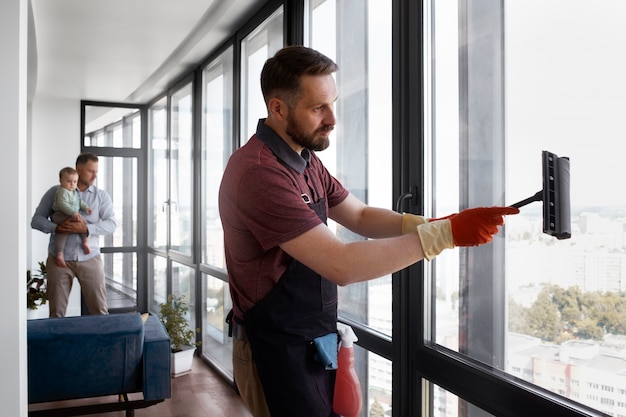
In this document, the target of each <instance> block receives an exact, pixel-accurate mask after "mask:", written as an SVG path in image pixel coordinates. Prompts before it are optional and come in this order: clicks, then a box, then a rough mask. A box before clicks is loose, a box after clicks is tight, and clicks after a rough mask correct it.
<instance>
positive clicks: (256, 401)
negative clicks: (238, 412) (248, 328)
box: [233, 337, 271, 417]
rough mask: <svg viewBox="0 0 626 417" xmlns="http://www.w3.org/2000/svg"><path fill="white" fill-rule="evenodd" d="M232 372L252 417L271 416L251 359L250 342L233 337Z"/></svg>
mask: <svg viewBox="0 0 626 417" xmlns="http://www.w3.org/2000/svg"><path fill="white" fill-rule="evenodd" d="M233 373H234V375H235V384H236V385H237V389H238V390H239V394H240V395H241V399H242V400H243V403H244V404H245V405H246V407H248V409H249V410H250V412H251V413H252V415H253V416H254V417H271V414H270V410H269V409H268V408H267V403H266V402H265V394H264V393H263V387H262V386H261V381H260V380H259V374H258V372H257V369H256V364H255V363H254V361H253V360H252V352H251V351H250V343H248V342H247V341H244V340H239V339H237V338H236V337H233Z"/></svg>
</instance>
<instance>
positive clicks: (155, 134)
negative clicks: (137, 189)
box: [147, 98, 169, 250]
mask: <svg viewBox="0 0 626 417" xmlns="http://www.w3.org/2000/svg"><path fill="white" fill-rule="evenodd" d="M166 103H167V100H166V99H165V98H163V99H161V100H159V101H158V102H157V103H156V104H155V105H153V106H152V107H150V110H149V111H148V148H149V153H148V157H149V174H148V190H149V197H148V201H149V203H148V225H147V226H148V244H149V245H150V246H152V247H154V248H157V249H162V250H163V249H165V247H166V246H167V217H168V212H169V205H168V204H167V201H168V197H167V196H168V189H169V181H168V165H167V106H166Z"/></svg>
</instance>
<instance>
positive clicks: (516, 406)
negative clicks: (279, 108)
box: [83, 0, 626, 417]
mask: <svg viewBox="0 0 626 417" xmlns="http://www.w3.org/2000/svg"><path fill="white" fill-rule="evenodd" d="M270 3H271V4H270ZM292 3H293V4H292ZM292 3H289V4H288V5H286V7H285V8H283V7H282V6H281V5H280V2H269V3H267V5H266V6H265V7H264V8H263V10H262V11H261V12H259V14H258V15H257V16H254V18H253V19H252V20H250V21H249V22H248V23H246V25H245V26H244V27H243V28H240V30H239V31H238V32H236V33H234V34H233V37H232V38H231V39H230V40H229V41H228V42H226V43H225V44H224V45H222V46H221V47H220V49H219V51H214V52H211V54H212V55H211V56H210V57H209V59H207V62H204V63H202V64H201V65H199V66H198V67H196V69H194V70H193V71H192V72H191V73H189V74H185V75H183V77H182V78H181V79H180V80H181V81H179V83H177V84H176V85H175V86H173V87H171V88H170V89H169V90H168V91H167V92H163V96H162V98H158V99H155V100H154V101H153V102H152V103H151V104H150V107H149V109H148V111H147V112H146V111H145V110H143V109H142V108H141V106H139V107H138V108H137V109H133V110H128V109H126V108H122V109H120V114H119V115H117V116H116V117H114V118H111V119H107V121H106V122H105V123H99V124H98V125H97V126H95V125H94V127H93V128H86V129H85V130H84V131H83V132H84V133H85V135H84V146H83V147H84V148H86V149H96V150H98V152H99V154H100V155H101V158H102V159H101V164H100V174H99V179H98V185H99V186H100V187H102V188H104V189H107V191H109V192H110V193H111V195H112V197H113V201H114V204H115V210H116V215H117V219H118V230H117V231H116V233H115V234H114V235H113V236H109V237H107V238H106V239H107V240H106V242H105V245H104V248H103V252H104V259H105V268H106V271H107V278H109V281H110V282H109V283H110V284H112V287H113V288H118V289H119V290H120V291H121V292H126V293H129V294H130V295H131V296H134V293H135V291H136V292H137V297H140V296H141V297H145V298H146V299H147V304H148V308H149V309H150V310H151V311H152V312H157V311H158V304H159V303H162V302H164V301H165V300H166V299H167V294H169V293H175V294H177V295H184V296H185V297H186V298H188V301H189V303H190V304H191V309H190V312H189V313H190V314H189V317H188V320H189V322H190V324H191V325H192V327H198V328H201V338H202V342H203V343H202V345H201V349H202V354H203V357H204V358H205V359H208V360H209V361H211V362H212V363H213V364H214V365H216V367H217V368H219V369H220V370H221V371H222V372H223V373H224V374H225V375H227V376H232V363H231V341H232V339H231V338H229V337H228V335H227V330H228V329H227V327H226V325H225V322H224V319H225V316H226V314H227V313H228V311H229V310H230V308H231V302H230V295H229V287H228V278H227V273H226V270H225V264H224V251H223V236H222V229H221V222H220V219H219V212H218V209H217V195H218V188H219V184H220V182H221V177H222V173H223V169H224V167H225V165H226V162H227V160H228V157H229V156H230V155H231V154H232V152H233V151H234V149H235V148H236V147H238V146H241V145H242V144H243V143H245V142H246V141H247V140H248V138H249V137H250V136H251V135H252V134H254V132H255V130H256V126H257V122H258V119H259V118H263V117H265V116H266V114H267V111H266V108H265V104H264V102H263V98H262V96H261V91H260V85H259V75H260V71H261V68H262V66H263V64H264V62H265V61H266V59H267V58H269V57H270V56H272V55H273V54H274V53H275V52H276V51H277V50H278V49H280V48H281V47H282V46H283V45H285V44H295V43H301V42H303V43H304V44H305V45H307V46H311V47H313V48H315V49H318V50H320V51H321V52H322V53H324V54H326V55H328V56H329V57H331V58H332V59H333V60H335V61H336V62H337V63H338V65H339V71H338V72H337V73H336V74H335V77H336V82H337V87H338V93H339V97H338V100H337V102H336V104H335V112H336V115H337V126H336V128H335V130H334V132H333V134H332V136H331V146H330V147H329V148H328V149H327V150H325V151H323V152H320V153H319V154H318V155H319V157H320V158H321V159H322V160H323V162H324V164H325V165H326V167H327V168H328V169H329V170H330V172H331V173H332V174H333V175H335V176H336V177H337V178H338V179H339V180H340V181H341V182H342V183H343V184H344V185H345V186H346V187H347V188H348V189H349V190H350V191H351V192H352V193H353V194H354V195H356V196H357V197H358V198H360V199H362V200H363V201H365V202H366V203H367V204H370V205H372V206H377V207H386V208H390V209H398V210H403V209H407V210H406V211H415V210H417V207H419V209H420V210H421V209H422V208H424V210H423V212H422V213H423V214H425V215H426V216H433V217H434V216H437V217H438V216H445V215H448V214H451V213H455V212H458V211H460V210H463V209H464V208H467V207H475V206H491V205H508V204H512V203H514V202H517V201H519V200H522V199H525V198H526V197H529V196H531V195H533V194H535V193H536V192H537V191H539V190H540V189H541V187H542V185H543V184H542V169H541V168H542V161H541V152H542V151H543V150H548V151H551V152H554V153H556V154H558V155H559V156H566V157H569V158H570V161H571V179H570V180H571V181H570V182H571V199H570V201H571V229H572V237H571V238H570V239H563V240H558V239H556V238H554V237H552V236H548V235H546V234H545V233H543V232H542V207H541V205H542V203H541V202H535V203H532V204H530V205H528V206H524V207H522V209H521V213H520V214H519V215H516V216H509V217H508V218H507V221H506V226H505V227H504V228H503V229H502V231H501V232H500V233H499V234H498V235H497V236H496V237H495V239H494V241H493V242H492V243H491V244H490V245H484V246H481V247H473V248H457V249H454V250H447V251H444V252H443V253H442V254H440V255H439V256H438V257H437V258H435V259H434V260H433V261H432V262H422V263H418V264H416V265H415V266H413V267H411V268H407V270H404V271H401V272H399V273H398V274H395V275H394V276H393V277H392V276H387V277H382V278H380V279H377V280H373V281H370V282H367V283H360V284H357V285H351V286H347V287H343V288H341V289H340V304H339V317H340V320H343V321H345V322H348V323H349V324H351V325H352V326H353V327H354V328H355V330H356V331H357V334H358V335H359V339H360V340H359V342H358V345H357V348H356V349H355V352H356V368H357V373H358V374H359V377H360V380H361V381H362V389H363V398H364V407H363V411H362V413H361V416H360V417H365V416H370V415H371V416H373V415H379V416H380V415H392V412H393V415H424V416H426V415H427V416H437V417H452V416H455V417H456V416H460V417H466V416H470V417H477V416H489V415H499V416H502V415H504V416H516V417H520V416H524V417H525V416H526V415H577V416H578V415H594V413H599V412H603V413H606V414H608V415H615V416H619V415H622V416H626V389H622V387H624V386H626V378H625V377H624V376H623V375H622V373H621V370H623V369H624V368H626V359H624V358H625V356H624V354H623V352H624V349H625V347H626V325H625V323H626V288H625V287H626V284H624V282H626V279H625V278H624V276H625V274H626V255H625V254H626V196H625V194H624V193H621V192H620V190H619V186H620V185H621V184H622V183H623V182H625V181H626V171H624V170H623V169H620V168H621V159H622V157H623V155H624V154H625V152H624V149H622V148H623V146H622V145H621V142H620V138H619V137H618V135H619V134H620V132H621V129H620V128H621V125H620V124H619V123H620V121H621V115H622V114H623V113H624V111H625V110H626V99H625V98H624V97H626V94H625V93H626V91H623V90H625V89H626V87H624V86H625V85H626V84H624V83H623V82H622V76H621V74H623V73H625V70H626V68H625V67H626V61H624V60H623V59H622V55H621V52H620V51H621V50H622V49H623V45H624V43H625V41H626V31H625V30H624V29H622V27H623V24H622V22H623V21H624V20H625V18H626V6H624V5H623V4H625V3H624V2H623V1H621V0H607V1H604V2H600V3H598V2H590V1H589V0H570V1H567V2H563V1H556V0H547V1H541V2H540V1H538V0H529V1H521V2H503V1H494V0H461V1H443V0H442V1H440V0H437V1H435V0H426V1H423V2H415V1H411V0H397V1H392V2H384V1H378V0H308V1H304V2H302V3H300V2H292ZM296 3H297V4H296ZM300 4H303V5H304V8H303V9H302V10H300V9H299V8H298V7H295V6H297V5H300ZM270 6H274V8H273V9H272V10H269V9H270ZM286 19H295V20H296V21H286ZM300 35H303V36H302V39H299V38H298V37H299V36H300ZM294 38H295V39H294ZM198 94H199V96H198ZM94 110H96V109H94ZM100 111H101V109H98V111H97V112H95V113H90V114H89V115H88V116H89V117H87V119H89V120H104V119H102V118H101V116H102V115H101V114H98V113H99V112H100ZM145 114H147V116H148V117H147V120H146V121H143V120H142V117H143V115H145ZM144 122H146V123H145V124H146V125H147V127H148V133H147V144H148V146H147V147H143V146H142V143H143V142H142V137H143V136H142V134H143V132H142V131H141V128H142V126H143V125H144ZM144 159H147V161H148V163H147V164H144ZM198 164H199V166H198ZM143 173H146V175H147V179H146V180H145V181H142V174H143ZM144 184H147V192H145V193H144V192H143V191H142V187H143V185H144ZM406 185H408V186H409V187H408V189H405V188H407V187H406ZM397 191H399V194H400V195H402V194H404V195H405V196H406V195H408V193H407V191H409V192H410V193H412V194H411V197H412V198H411V200H410V203H407V202H406V201H404V202H403V201H402V200H400V199H399V197H400V195H397V194H398V193H397ZM405 193H407V194H405ZM144 197H145V198H144ZM144 200H145V207H144V206H142V204H143V203H144ZM142 210H144V211H145V212H146V213H147V216H145V217H144V216H142V213H143V211H142ZM422 213H418V214H422ZM144 227H145V229H144ZM329 227H331V228H332V229H333V230H334V231H335V232H336V233H337V235H338V236H339V237H340V238H341V239H343V240H346V241H349V240H357V239H362V237H360V236H356V235H354V234H352V233H350V232H348V231H347V230H345V229H343V228H342V227H341V226H339V225H337V224H334V223H333V222H330V224H329ZM144 241H145V242H144ZM143 249H146V250H145V251H144V250H143ZM144 270H145V271H144ZM144 276H147V277H148V278H147V279H146V280H147V281H148V282H147V283H146V282H144V280H143V277H144ZM137 278H139V279H137ZM142 285H144V287H145V288H142V287H141V286H142ZM143 292H145V293H146V294H143ZM392 301H393V302H392ZM392 335H393V341H392ZM392 387H393V391H392ZM502 399H504V400H502ZM527 406H528V407H532V409H533V410H534V411H533V412H531V413H526V411H525V409H524V407H527Z"/></svg>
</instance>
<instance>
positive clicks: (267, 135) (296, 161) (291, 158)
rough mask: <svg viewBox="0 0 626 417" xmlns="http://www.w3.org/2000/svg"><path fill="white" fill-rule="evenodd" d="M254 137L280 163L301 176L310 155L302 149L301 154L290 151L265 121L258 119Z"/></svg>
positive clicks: (306, 150)
mask: <svg viewBox="0 0 626 417" xmlns="http://www.w3.org/2000/svg"><path fill="white" fill-rule="evenodd" d="M256 135H257V136H258V138H259V139H261V140H262V141H263V142H264V143H265V144H266V145H267V147H268V148H270V149H271V151H272V152H273V153H274V155H276V157H277V158H278V159H280V161H281V162H282V163H283V164H285V165H287V166H289V167H291V168H293V169H294V170H296V171H297V172H298V173H300V174H302V173H303V172H304V169H305V168H306V167H307V165H308V164H309V161H310V160H311V153H310V152H309V150H308V149H303V150H302V153H301V154H298V153H297V152H296V151H294V150H293V149H291V147H290V146H289V145H287V143H286V142H285V141H284V140H283V139H282V138H281V137H280V136H278V134H277V133H276V132H274V130H272V128H271V127H269V126H267V125H266V124H265V119H259V123H258V125H257V128H256Z"/></svg>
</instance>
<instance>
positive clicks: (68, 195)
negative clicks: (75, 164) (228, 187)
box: [52, 167, 91, 268]
mask: <svg viewBox="0 0 626 417" xmlns="http://www.w3.org/2000/svg"><path fill="white" fill-rule="evenodd" d="M59 183H60V184H61V186H60V187H59V188H58V189H57V191H56V194H55V195H54V203H53V204H52V210H54V213H53V214H52V221H53V222H55V223H56V224H59V223H61V222H63V221H64V220H65V219H67V218H71V219H72V221H75V222H78V221H80V222H84V221H85V220H84V219H83V217H82V216H81V215H80V214H79V213H78V211H79V210H83V211H84V212H85V213H87V214H91V209H90V208H89V207H88V206H87V204H85V202H84V201H83V200H81V199H80V195H79V194H78V191H77V190H76V186H77V184H78V172H76V170H75V169H74V168H70V167H65V168H63V169H62V170H61V171H60V172H59ZM80 236H81V238H82V241H83V250H84V251H85V253H89V252H91V249H89V238H88V237H87V234H82V233H81V235H80ZM66 241H67V235H66V234H62V233H57V234H56V235H55V236H54V243H55V250H56V262H57V265H59V266H60V267H62V268H65V267H66V266H67V264H66V263H65V257H64V256H63V251H64V249H65V242H66Z"/></svg>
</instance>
